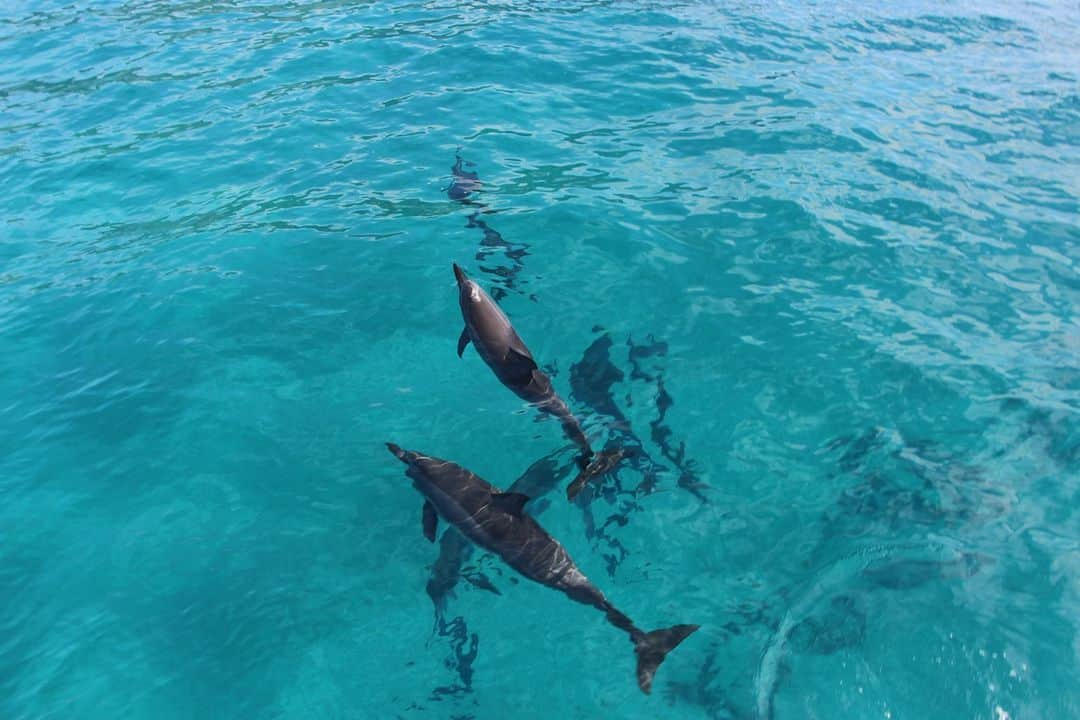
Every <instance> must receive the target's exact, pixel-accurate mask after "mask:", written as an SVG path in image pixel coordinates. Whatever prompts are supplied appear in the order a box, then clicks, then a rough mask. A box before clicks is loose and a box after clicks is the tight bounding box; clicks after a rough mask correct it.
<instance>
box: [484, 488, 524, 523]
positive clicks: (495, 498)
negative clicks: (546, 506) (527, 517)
mask: <svg viewBox="0 0 1080 720" xmlns="http://www.w3.org/2000/svg"><path fill="white" fill-rule="evenodd" d="M527 502H529V496H528V495H522V494H521V493H515V492H508V493H491V504H492V505H494V506H495V507H497V508H498V509H500V510H502V511H503V512H505V513H509V514H510V515H513V516H514V517H521V513H522V511H523V510H524V509H525V503H527Z"/></svg>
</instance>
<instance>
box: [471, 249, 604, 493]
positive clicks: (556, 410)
mask: <svg viewBox="0 0 1080 720" xmlns="http://www.w3.org/2000/svg"><path fill="white" fill-rule="evenodd" d="M454 277H455V278H457V284H458V302H459V304H460V305H461V317H462V318H463V319H464V320H465V328H464V329H463V330H462V331H461V336H460V337H459V338H458V345H457V353H458V357H461V355H462V353H464V352H465V347H466V346H467V345H468V344H469V342H472V344H473V347H475V348H476V351H477V352H478V353H479V354H480V357H481V358H483V359H484V362H486V363H487V365H488V367H490V368H491V369H492V371H494V373H495V376H496V377H498V378H499V380H500V381H501V382H502V384H503V385H505V386H506V387H508V388H510V390H512V391H513V392H514V394H515V395H517V396H518V397H519V398H521V399H522V400H525V401H526V402H530V403H532V404H533V405H535V406H536V407H537V408H538V409H539V410H540V411H541V412H544V413H547V414H548V415H551V416H553V417H555V418H557V419H558V420H559V422H560V423H562V427H563V432H565V433H566V436H567V437H568V438H570V440H572V441H573V442H574V444H575V445H577V446H578V447H579V448H581V463H580V464H581V467H582V471H581V473H580V474H579V475H578V477H577V478H576V479H575V480H574V482H572V483H571V484H570V486H569V488H568V489H567V495H569V497H570V498H571V499H573V497H574V496H575V495H577V493H578V492H580V490H581V488H582V487H584V486H585V483H586V482H588V480H590V479H591V478H593V477H596V476H597V475H600V474H602V473H604V472H607V471H608V470H610V469H611V468H613V467H614V466H615V465H616V464H617V463H618V462H619V460H620V459H621V458H622V457H623V455H624V451H623V450H613V451H611V450H605V451H604V452H602V453H601V454H600V456H599V457H597V458H594V457H593V456H594V453H593V450H592V447H591V446H590V445H589V440H588V438H586V437H585V433H584V432H583V431H582V429H581V423H580V422H578V419H577V418H576V417H574V414H573V413H572V412H570V408H569V407H568V406H567V404H566V402H565V401H564V400H563V399H562V398H561V397H559V394H558V393H556V392H555V388H554V387H552V385H551V378H549V377H548V376H547V375H546V374H545V373H544V371H543V370H541V369H540V368H539V366H538V365H537V364H536V360H534V359H533V356H532V353H531V352H529V348H527V347H525V343H524V342H522V340H521V338H520V337H519V336H518V334H517V332H516V331H515V330H514V326H513V325H511V324H510V319H509V318H507V317H506V313H504V312H503V311H502V308H500V307H499V306H498V304H496V302H495V301H494V300H492V299H491V296H490V295H488V294H487V293H486V292H484V289H483V288H482V287H480V285H479V284H478V283H477V282H475V281H474V280H472V279H470V278H469V276H468V275H466V274H465V271H464V270H462V269H461V267H459V266H458V264H457V263H454Z"/></svg>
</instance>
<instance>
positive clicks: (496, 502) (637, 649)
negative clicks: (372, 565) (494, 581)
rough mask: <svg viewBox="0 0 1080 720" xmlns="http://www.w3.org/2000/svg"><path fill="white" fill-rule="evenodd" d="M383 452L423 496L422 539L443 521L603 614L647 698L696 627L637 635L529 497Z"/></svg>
mask: <svg viewBox="0 0 1080 720" xmlns="http://www.w3.org/2000/svg"><path fill="white" fill-rule="evenodd" d="M386 446H387V448H389V449H390V452H392V453H393V454H394V455H395V456H396V457H397V458H398V459H399V460H401V461H402V462H403V463H405V464H406V465H408V467H409V469H408V470H407V471H406V473H405V474H406V475H407V476H408V477H410V478H412V480H413V485H414V486H415V487H416V489H417V490H419V491H420V494H422V495H423V496H424V497H425V498H426V501H425V502H424V511H423V524H424V535H425V536H426V537H427V538H428V539H429V540H434V538H435V529H436V526H437V523H438V518H439V517H442V518H443V519H444V520H445V521H447V522H449V523H451V524H452V525H453V526H454V527H456V528H457V529H458V531H460V532H461V534H462V535H464V536H465V537H467V538H468V539H469V540H471V541H472V542H474V543H475V544H477V545H479V546H480V547H482V548H484V549H485V550H488V551H490V552H492V553H495V554H496V555H498V556H499V557H501V558H502V559H503V560H504V561H505V562H506V564H508V565H509V566H510V567H512V568H514V569H515V570H517V571H518V572H519V573H521V574H522V575H524V576H525V577H527V578H528V579H530V580H533V581H534V582H538V583H540V584H541V585H545V586H547V587H550V588H553V589H555V590H559V591H561V592H563V593H565V594H566V595H567V596H568V597H569V598H570V599H571V600H576V601H577V602H579V603H584V604H586V605H591V606H592V607H595V608H597V609H598V610H601V611H602V612H603V613H604V614H605V616H606V617H607V620H608V622H610V623H611V624H612V625H614V626H615V627H617V628H619V629H620V630H623V631H624V632H626V633H627V634H629V636H630V640H631V641H632V642H633V643H634V653H635V654H636V655H637V680H638V686H639V687H640V688H641V690H642V692H644V693H648V692H649V691H650V689H651V688H652V681H653V676H654V675H655V673H656V669H657V668H658V667H659V666H660V663H662V662H663V661H664V657H665V656H666V655H667V654H668V653H669V652H670V651H671V650H673V649H675V647H676V646H678V644H679V643H681V642H682V641H683V640H685V639H686V638H687V637H688V636H689V635H690V634H691V633H692V632H694V631H695V630H697V629H698V626H697V625H676V626H674V627H671V628H666V629H663V630H654V631H652V632H645V631H643V630H640V629H638V628H637V627H636V626H635V625H634V623H633V621H631V620H630V618H628V617H627V616H626V615H624V614H622V613H621V612H619V611H618V610H617V609H616V608H615V606H614V605H612V604H611V603H610V602H608V600H607V598H605V597H604V595H603V593H601V592H600V590H598V589H597V588H596V586H594V585H593V584H592V583H591V582H589V579H588V578H586V577H585V575H583V574H582V572H581V571H580V570H579V569H578V568H577V566H576V565H575V564H574V561H573V560H571V559H570V555H569V554H568V553H567V552H566V549H565V548H564V547H563V546H562V545H560V544H559V542H558V541H557V540H555V538H553V537H551V536H550V535H548V534H547V532H546V531H545V530H544V529H543V528H542V527H540V524H539V523H537V522H536V520H534V519H533V518H532V516H530V515H528V514H526V513H525V512H524V509H523V507H524V505H525V503H526V502H527V501H528V499H529V498H528V497H527V496H525V495H521V494H519V493H504V492H501V491H500V490H499V489H498V488H496V487H494V486H493V485H491V484H489V483H488V482H486V481H485V480H483V479H481V478H479V477H477V476H476V475H475V474H473V473H472V472H470V471H468V470H466V469H465V468H463V467H461V466H460V465H456V464H454V463H452V462H449V461H447V460H440V459H438V458H433V457H429V456H426V455H421V454H419V453H416V452H412V451H410V450H403V449H401V448H400V447H398V446H397V445H394V444H393V443H387V444H386Z"/></svg>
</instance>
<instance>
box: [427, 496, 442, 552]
mask: <svg viewBox="0 0 1080 720" xmlns="http://www.w3.org/2000/svg"><path fill="white" fill-rule="evenodd" d="M438 526H439V515H438V513H436V512H435V506H434V505H432V504H431V502H429V501H427V500H425V501H424V537H426V538H427V539H428V542H435V530H436V528H438Z"/></svg>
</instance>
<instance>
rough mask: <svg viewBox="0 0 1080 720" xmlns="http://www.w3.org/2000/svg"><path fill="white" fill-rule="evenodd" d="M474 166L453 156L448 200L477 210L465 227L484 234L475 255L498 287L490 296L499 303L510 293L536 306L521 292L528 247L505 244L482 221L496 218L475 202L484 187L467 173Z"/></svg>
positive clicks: (477, 177)
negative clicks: (501, 259)
mask: <svg viewBox="0 0 1080 720" xmlns="http://www.w3.org/2000/svg"><path fill="white" fill-rule="evenodd" d="M473 166H474V163H471V162H466V161H464V160H463V159H462V157H461V155H460V154H457V155H455V156H454V164H453V166H452V167H451V168H450V176H451V179H450V185H449V186H448V187H447V188H446V196H447V197H448V198H449V199H450V200H454V201H455V202H458V203H461V204H462V205H464V206H467V207H472V208H475V210H474V211H473V212H472V213H471V214H470V215H469V216H468V224H466V225H465V227H466V228H469V229H474V228H475V229H478V230H480V233H481V238H480V249H479V250H478V251H477V253H476V261H477V267H479V268H480V270H482V271H483V272H485V273H487V274H488V275H491V276H493V279H494V280H495V282H496V284H495V285H493V286H491V287H490V288H489V292H490V294H491V297H493V298H495V300H496V302H498V301H500V300H502V299H503V298H504V297H506V296H507V294H509V293H510V292H516V293H519V294H521V295H525V296H526V297H528V298H529V299H530V300H532V301H533V302H536V295H534V294H532V293H528V292H525V291H524V290H521V289H519V288H518V276H519V275H520V274H521V271H522V270H524V269H525V263H524V259H525V257H526V256H528V255H529V245H528V244H527V243H521V242H518V243H515V242H510V241H508V240H506V239H505V238H504V237H503V236H502V234H501V233H499V231H498V230H496V229H495V228H493V227H491V225H490V223H488V222H487V221H486V220H484V219H483V218H482V217H481V214H494V213H495V210H492V209H489V208H488V206H487V205H486V204H484V203H482V202H479V201H478V200H475V199H473V197H472V196H473V194H474V193H477V192H479V191H480V190H481V188H482V187H483V182H482V181H481V180H480V175H479V173H477V172H476V171H474V170H466V169H465V168H466V167H473ZM500 254H501V255H502V257H503V259H504V262H503V263H499V262H497V259H498V256H499V255H500ZM493 261H495V262H494V264H492V262H493Z"/></svg>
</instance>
